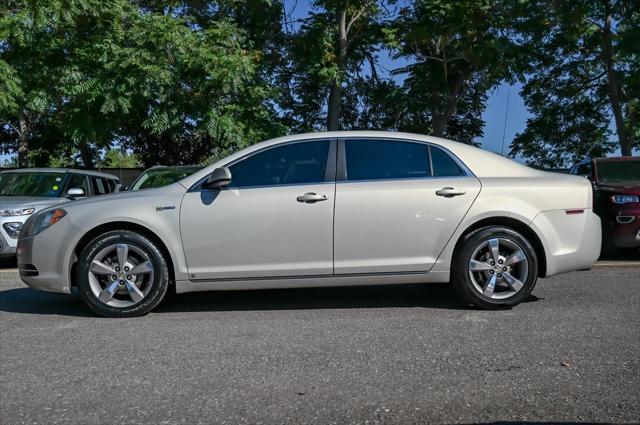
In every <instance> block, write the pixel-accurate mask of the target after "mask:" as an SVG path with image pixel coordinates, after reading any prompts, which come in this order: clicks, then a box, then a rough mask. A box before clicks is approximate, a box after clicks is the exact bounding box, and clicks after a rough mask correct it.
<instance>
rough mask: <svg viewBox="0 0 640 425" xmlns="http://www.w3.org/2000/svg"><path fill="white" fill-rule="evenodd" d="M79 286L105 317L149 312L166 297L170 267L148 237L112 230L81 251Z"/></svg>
mask: <svg viewBox="0 0 640 425" xmlns="http://www.w3.org/2000/svg"><path fill="white" fill-rule="evenodd" d="M77 281H78V289H79V291H80V295H81V297H82V299H83V301H84V302H85V303H86V304H87V305H88V306H89V308H91V310H93V311H94V312H96V313H97V314H99V315H101V316H106V317H133V316H141V315H144V314H147V313H148V312H149V311H151V310H152V309H153V308H155V307H156V306H157V305H158V304H159V303H160V302H161V301H162V299H163V298H164V296H165V294H166V292H167V288H168V286H169V271H168V267H167V263H166V261H165V259H164V257H163V255H162V252H161V251H160V249H158V247H157V246H156V244H155V243H154V242H152V241H151V240H149V239H148V238H147V237H145V236H143V235H141V234H138V233H136V232H131V231H125V230H123V231H111V232H107V233H105V234H103V235H101V236H99V237H97V238H95V239H94V240H92V241H91V242H90V243H89V244H88V245H87V246H86V247H85V248H84V250H83V251H82V253H81V254H80V258H79V266H78V280H77Z"/></svg>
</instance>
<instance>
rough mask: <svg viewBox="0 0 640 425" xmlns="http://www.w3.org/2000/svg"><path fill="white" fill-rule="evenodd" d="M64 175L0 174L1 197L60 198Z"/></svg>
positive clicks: (34, 173)
mask: <svg viewBox="0 0 640 425" xmlns="http://www.w3.org/2000/svg"><path fill="white" fill-rule="evenodd" d="M65 178H66V174H64V173H36V172H33V173H0V196H46V197H49V198H56V197H58V196H60V192H62V187H63V186H64V181H65Z"/></svg>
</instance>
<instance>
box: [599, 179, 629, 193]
mask: <svg viewBox="0 0 640 425" xmlns="http://www.w3.org/2000/svg"><path fill="white" fill-rule="evenodd" d="M594 188H595V189H596V190H599V191H603V192H615V193H619V194H622V195H640V182H636V181H632V182H619V183H598V184H596V185H595V187H594Z"/></svg>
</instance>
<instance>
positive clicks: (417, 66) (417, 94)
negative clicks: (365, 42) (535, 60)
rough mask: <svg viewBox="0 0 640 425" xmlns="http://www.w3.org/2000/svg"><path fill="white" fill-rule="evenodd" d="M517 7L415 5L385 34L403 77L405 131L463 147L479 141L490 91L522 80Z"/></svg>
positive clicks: (432, 0) (468, 2)
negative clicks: (403, 63)
mask: <svg viewBox="0 0 640 425" xmlns="http://www.w3.org/2000/svg"><path fill="white" fill-rule="evenodd" d="M512 3H513V2H508V1H490V0H460V1H455V2H451V1H441V0H416V1H415V2H414V4H413V6H412V7H410V8H405V9H403V10H401V13H400V14H399V17H398V19H396V20H395V22H394V23H393V25H391V27H390V28H388V29H387V30H386V34H387V39H388V43H389V45H390V46H392V47H393V48H395V49H396V53H395V58H396V59H404V60H405V61H406V62H407V63H408V65H407V66H405V67H403V68H400V69H397V70H395V74H396V75H404V76H406V79H405V81H404V84H403V86H404V87H403V88H404V92H405V95H404V102H403V104H404V106H405V108H404V110H403V111H400V113H399V115H398V116H399V119H400V122H399V124H398V127H399V128H400V129H403V130H409V131H416V132H423V133H429V134H432V135H434V136H438V137H443V136H445V137H450V138H453V139H456V140H459V141H463V142H466V143H472V142H473V140H474V139H475V138H476V137H478V136H481V135H482V129H483V126H484V122H483V121H482V119H481V115H482V112H483V111H484V109H485V107H486V102H487V91H488V90H490V89H491V88H493V87H495V86H496V85H498V84H499V83H500V82H502V81H505V80H506V81H513V80H514V79H515V78H517V76H518V72H519V69H520V68H519V66H518V64H519V61H518V58H519V57H520V54H521V51H520V49H519V47H520V46H519V43H518V39H517V37H515V35H516V32H517V29H516V27H515V26H514V22H517V17H518V9H517V8H516V7H514V6H513V4H512Z"/></svg>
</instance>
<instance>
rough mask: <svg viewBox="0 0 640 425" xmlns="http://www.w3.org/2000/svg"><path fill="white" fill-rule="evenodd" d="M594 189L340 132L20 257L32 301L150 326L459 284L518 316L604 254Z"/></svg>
mask: <svg viewBox="0 0 640 425" xmlns="http://www.w3.org/2000/svg"><path fill="white" fill-rule="evenodd" d="M592 204H593V200H592V190H591V185H590V184H589V182H588V181H587V180H585V179H583V178H579V177H576V176H570V175H562V174H556V173H549V172H544V171H539V170H534V169H532V168H529V167H526V166H524V165H522V164H519V163H517V162H515V161H512V160H510V159H507V158H504V157H502V156H499V155H496V154H493V153H490V152H487V151H483V150H481V149H478V148H475V147H472V146H469V145H465V144H462V143H456V142H452V141H449V140H444V139H439V138H434V137H428V136H420V135H416V134H408V133H397V132H393V133H386V132H368V131H355V132H347V131H345V132H328V133H313V134H302V135H297V136H287V137H282V138H278V139H273V140H269V141H266V142H262V143H258V144H256V145H253V146H251V147H248V148H246V149H244V150H242V151H239V152H236V153H234V154H233V155H231V156H229V157H227V158H224V159H222V160H220V161H218V162H216V163H214V164H212V165H210V166H208V167H206V168H204V169H202V170H200V171H198V172H196V173H194V174H193V175H191V176H189V177H186V178H184V179H182V180H180V181H179V182H176V183H174V184H170V185H168V186H165V187H162V188H157V189H149V190H142V191H134V192H129V193H127V192H125V193H119V194H116V195H112V196H104V197H100V198H99V199H91V200H85V201H79V202H73V203H70V204H66V205H60V206H56V207H51V208H48V209H46V210H44V211H41V212H39V213H37V214H36V215H35V216H33V217H32V218H31V219H29V221H28V222H27V224H26V225H25V229H24V231H23V233H22V234H21V235H20V240H19V242H18V269H19V272H20V277H21V279H22V280H23V281H24V282H25V283H26V284H27V285H29V286H30V287H32V288H35V289H39V290H44V291H53V292H60V293H70V292H71V288H72V287H74V286H75V287H77V288H78V290H79V293H80V296H81V297H82V299H83V301H84V302H85V303H86V304H87V305H88V306H89V307H90V308H91V309H92V310H93V311H95V312H96V313H98V314H101V315H104V316H111V317H129V316H139V315H141V314H145V313H147V312H149V311H151V310H152V309H154V308H155V307H156V306H157V305H158V304H159V303H160V302H161V301H162V299H163V298H164V296H165V294H166V293H167V291H168V289H169V287H170V286H173V285H175V286H174V287H175V290H176V292H178V293H183V292H193V291H205V290H238V289H260V288H292V287H313V286H340V285H343V286H344V285H347V286H348V285H374V284H403V283H426V282H449V281H451V282H452V283H453V286H454V288H455V290H456V291H457V292H458V294H459V295H460V297H461V299H462V300H463V301H464V303H466V304H474V305H476V306H478V307H482V308H489V309H492V308H493V309H495V308H509V307H512V306H515V305H517V304H519V303H520V302H522V301H524V300H526V299H527V298H528V297H529V294H530V293H531V291H532V290H533V288H534V286H535V283H536V280H537V278H538V277H540V276H542V277H544V276H552V275H556V274H559V273H564V272H568V271H573V270H582V269H588V268H590V267H591V265H592V264H593V262H594V261H595V260H596V259H597V257H598V255H599V254H600V233H601V230H600V219H599V218H598V216H596V215H595V214H593V212H592V209H591V206H592Z"/></svg>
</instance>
